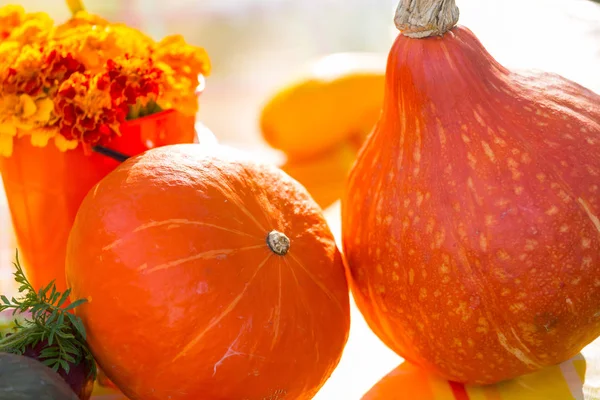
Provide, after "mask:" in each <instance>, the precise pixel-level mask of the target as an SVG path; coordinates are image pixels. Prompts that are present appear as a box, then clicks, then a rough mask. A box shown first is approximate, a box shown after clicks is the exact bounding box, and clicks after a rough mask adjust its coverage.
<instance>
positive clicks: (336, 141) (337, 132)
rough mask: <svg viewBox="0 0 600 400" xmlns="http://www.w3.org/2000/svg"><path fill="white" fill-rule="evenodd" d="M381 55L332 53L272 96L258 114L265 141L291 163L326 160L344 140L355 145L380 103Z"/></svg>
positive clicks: (381, 101)
mask: <svg viewBox="0 0 600 400" xmlns="http://www.w3.org/2000/svg"><path fill="white" fill-rule="evenodd" d="M384 70H385V56H384V55H380V54H375V53H334V54H330V55H327V56H325V57H322V58H319V59H317V60H315V61H314V62H312V63H310V64H309V65H308V68H307V71H304V72H303V73H302V75H300V76H298V77H297V78H295V79H294V80H293V81H292V82H290V83H288V84H286V85H285V86H284V87H282V88H281V89H280V90H278V91H276V92H275V93H274V94H273V95H272V96H271V97H270V98H269V99H268V101H267V102H266V103H265V105H264V106H263V108H262V110H261V112H260V116H259V119H260V129H261V133H262V136H263V138H264V139H265V141H266V142H267V143H268V144H269V145H270V146H272V147H274V148H276V149H278V150H281V151H282V152H283V153H285V154H286V156H287V158H288V159H290V160H291V161H292V162H300V161H306V160H309V159H311V158H315V157H319V156H323V157H325V156H326V154H328V153H329V152H330V151H333V150H335V148H336V147H337V146H339V145H341V144H343V143H346V142H348V141H350V142H355V141H356V138H357V137H358V138H359V140H360V144H362V142H363V141H364V139H365V137H366V136H367V134H368V133H369V132H370V131H371V129H373V124H375V122H376V121H377V118H379V114H380V113H381V105H382V103H383V88H384Z"/></svg>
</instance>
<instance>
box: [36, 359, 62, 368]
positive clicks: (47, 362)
mask: <svg viewBox="0 0 600 400" xmlns="http://www.w3.org/2000/svg"><path fill="white" fill-rule="evenodd" d="M40 361H41V362H42V364H44V365H45V366H46V367H52V366H54V364H56V362H57V361H58V360H57V359H56V358H47V359H45V360H40Z"/></svg>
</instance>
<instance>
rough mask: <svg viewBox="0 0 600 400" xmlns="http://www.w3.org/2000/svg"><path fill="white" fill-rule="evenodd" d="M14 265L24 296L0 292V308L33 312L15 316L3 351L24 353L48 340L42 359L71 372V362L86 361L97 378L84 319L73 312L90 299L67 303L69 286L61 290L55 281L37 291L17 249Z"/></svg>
mask: <svg viewBox="0 0 600 400" xmlns="http://www.w3.org/2000/svg"><path fill="white" fill-rule="evenodd" d="M13 265H14V266H15V269H16V271H15V272H14V274H13V275H14V277H15V281H16V282H17V283H18V284H19V293H20V294H21V296H20V297H19V298H14V297H13V298H12V299H8V298H7V297H6V296H4V295H2V296H0V311H4V310H13V316H14V315H16V314H20V313H24V312H27V311H29V312H30V313H31V316H30V317H28V318H25V319H24V320H23V321H22V322H19V320H18V319H15V321H14V322H15V325H16V328H15V330H14V332H13V333H10V334H7V335H4V336H2V337H0V351H3V352H7V353H14V354H19V355H22V354H23V353H24V352H25V350H26V349H28V348H33V347H35V346H37V345H38V344H39V343H40V342H45V343H46V344H47V345H46V346H45V348H44V349H43V350H42V351H41V353H40V357H39V358H40V361H42V363H44V364H45V365H47V366H49V367H50V368H52V369H53V370H54V371H57V372H58V371H59V370H60V369H61V368H62V369H64V371H65V372H66V373H68V372H69V363H71V364H75V365H77V364H79V363H81V362H85V363H87V364H88V366H89V368H90V371H91V373H92V374H93V375H94V378H95V376H96V363H95V362H94V358H93V356H92V353H91V352H90V350H89V347H88V345H87V343H86V333H85V328H84V326H83V323H82V322H81V319H80V318H79V317H77V316H76V315H74V314H73V313H72V312H70V311H72V310H73V309H75V308H76V307H78V306H80V305H81V304H83V303H85V302H86V301H87V300H86V299H79V300H77V301H74V302H72V303H71V304H69V305H67V306H65V305H64V304H65V302H66V301H67V299H68V298H69V295H70V293H71V290H70V289H68V290H66V291H65V292H63V293H61V292H59V291H57V290H56V286H55V284H54V281H52V282H50V283H49V284H48V285H46V287H43V288H40V289H39V290H37V291H36V290H35V288H34V287H33V286H32V285H31V283H30V282H29V281H28V280H27V278H26V277H25V273H24V272H23V268H22V267H21V264H20V262H19V254H18V253H17V255H16V261H15V262H14V263H13Z"/></svg>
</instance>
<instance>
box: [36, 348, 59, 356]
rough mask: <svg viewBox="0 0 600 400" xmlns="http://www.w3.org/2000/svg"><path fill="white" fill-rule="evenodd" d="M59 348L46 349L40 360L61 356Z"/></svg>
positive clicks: (42, 352) (41, 353)
mask: <svg viewBox="0 0 600 400" xmlns="http://www.w3.org/2000/svg"><path fill="white" fill-rule="evenodd" d="M59 351H60V350H59V348H58V347H57V346H52V347H46V348H45V349H43V350H42V351H41V352H40V358H50V357H56V356H58V354H59Z"/></svg>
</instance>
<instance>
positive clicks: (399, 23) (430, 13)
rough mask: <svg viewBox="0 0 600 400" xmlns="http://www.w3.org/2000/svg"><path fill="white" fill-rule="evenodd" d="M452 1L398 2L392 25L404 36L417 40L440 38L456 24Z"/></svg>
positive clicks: (422, 0)
mask: <svg viewBox="0 0 600 400" xmlns="http://www.w3.org/2000/svg"><path fill="white" fill-rule="evenodd" d="M458 16H459V10H458V7H457V6H456V4H455V1H454V0H400V3H399V4H398V8H397V9H396V15H395V17H394V24H396V28H398V30H399V31H400V33H401V34H402V35H404V36H407V37H410V38H414V39H419V38H426V37H431V36H441V35H443V34H444V33H446V32H448V31H449V30H450V29H452V28H453V27H454V26H455V25H456V24H457V22H458Z"/></svg>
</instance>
